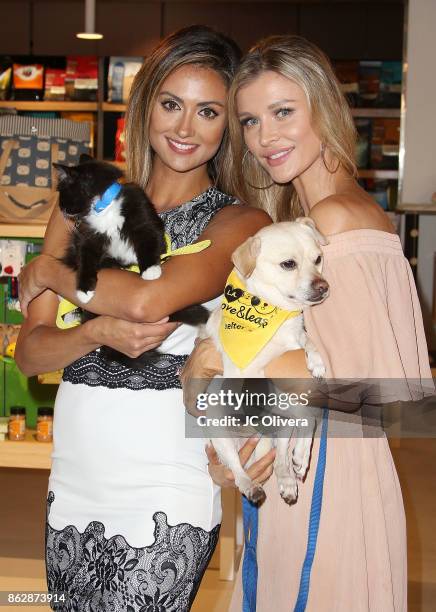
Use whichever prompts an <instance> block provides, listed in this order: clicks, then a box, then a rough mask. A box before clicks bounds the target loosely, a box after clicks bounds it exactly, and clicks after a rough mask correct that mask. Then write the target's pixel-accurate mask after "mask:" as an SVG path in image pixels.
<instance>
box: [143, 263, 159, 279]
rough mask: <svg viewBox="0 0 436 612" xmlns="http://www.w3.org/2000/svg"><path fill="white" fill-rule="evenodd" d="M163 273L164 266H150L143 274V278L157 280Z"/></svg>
mask: <svg viewBox="0 0 436 612" xmlns="http://www.w3.org/2000/svg"><path fill="white" fill-rule="evenodd" d="M161 274H162V268H161V266H159V265H156V266H150V267H149V268H147V269H146V270H144V272H143V273H142V274H141V278H142V279H144V280H156V279H157V278H159V277H160V276H161Z"/></svg>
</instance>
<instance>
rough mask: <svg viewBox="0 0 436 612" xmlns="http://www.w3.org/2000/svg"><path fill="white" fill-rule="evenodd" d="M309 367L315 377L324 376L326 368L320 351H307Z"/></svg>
mask: <svg viewBox="0 0 436 612" xmlns="http://www.w3.org/2000/svg"><path fill="white" fill-rule="evenodd" d="M306 363H307V369H308V370H309V372H310V373H311V374H312V376H313V377H314V378H324V376H325V373H326V369H325V365H324V362H323V360H322V357H321V355H320V354H319V353H318V351H309V352H308V353H306Z"/></svg>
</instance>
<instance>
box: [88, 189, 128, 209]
mask: <svg viewBox="0 0 436 612" xmlns="http://www.w3.org/2000/svg"><path fill="white" fill-rule="evenodd" d="M121 189H122V185H120V184H119V183H112V185H110V187H108V188H107V189H106V191H105V192H104V194H103V195H102V196H101V198H100V199H99V200H97V201H96V202H95V203H94V205H93V209H94V211H95V212H96V213H97V214H98V213H101V212H102V211H103V210H105V209H106V208H107V207H108V206H109V205H110V204H112V202H113V201H114V200H115V198H116V197H117V196H118V194H119V193H120V191H121Z"/></svg>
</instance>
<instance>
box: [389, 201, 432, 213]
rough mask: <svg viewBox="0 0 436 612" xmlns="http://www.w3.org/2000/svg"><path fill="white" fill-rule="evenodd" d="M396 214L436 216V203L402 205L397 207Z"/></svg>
mask: <svg viewBox="0 0 436 612" xmlns="http://www.w3.org/2000/svg"><path fill="white" fill-rule="evenodd" d="M396 212H399V213H407V214H410V213H416V214H427V215H435V214H436V203H433V204H431V203H430V202H429V203H428V204H425V203H424V204H407V203H405V204H401V205H400V206H397V208H396Z"/></svg>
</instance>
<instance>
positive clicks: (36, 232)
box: [0, 223, 46, 238]
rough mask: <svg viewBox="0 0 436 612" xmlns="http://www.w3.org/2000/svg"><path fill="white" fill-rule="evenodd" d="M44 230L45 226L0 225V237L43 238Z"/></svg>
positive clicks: (24, 224)
mask: <svg viewBox="0 0 436 612" xmlns="http://www.w3.org/2000/svg"><path fill="white" fill-rule="evenodd" d="M45 230H46V226H45V225H30V224H29V223H27V224H26V223H23V224H19V223H13V224H12V223H11V224H9V223H0V236H1V237H2V238H44V235H45Z"/></svg>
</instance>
